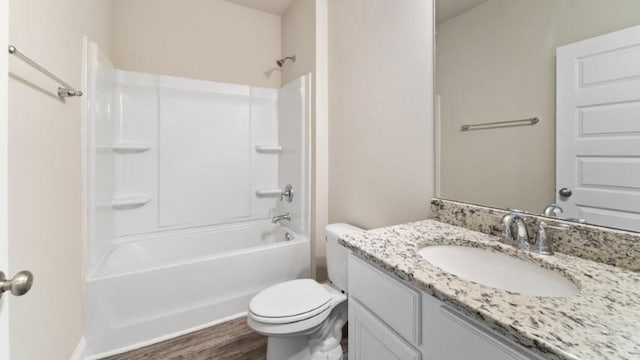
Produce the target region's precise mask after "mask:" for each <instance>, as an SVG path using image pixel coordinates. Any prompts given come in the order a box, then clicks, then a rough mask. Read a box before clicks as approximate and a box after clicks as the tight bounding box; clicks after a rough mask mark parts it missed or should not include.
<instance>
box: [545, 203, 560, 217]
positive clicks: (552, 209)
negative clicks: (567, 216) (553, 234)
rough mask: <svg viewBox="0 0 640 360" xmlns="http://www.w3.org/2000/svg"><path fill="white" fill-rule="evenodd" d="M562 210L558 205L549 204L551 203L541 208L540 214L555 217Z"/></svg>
mask: <svg viewBox="0 0 640 360" xmlns="http://www.w3.org/2000/svg"><path fill="white" fill-rule="evenodd" d="M563 212H564V209H563V208H562V207H560V205H558V204H551V205H548V206H547V207H546V208H544V210H542V216H547V217H555V218H557V217H558V215H560V214H562V213H563Z"/></svg>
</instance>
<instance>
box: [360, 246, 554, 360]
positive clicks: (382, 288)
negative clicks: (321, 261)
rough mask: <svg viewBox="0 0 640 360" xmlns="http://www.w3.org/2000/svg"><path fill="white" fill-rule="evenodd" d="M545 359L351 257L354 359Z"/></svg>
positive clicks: (362, 261)
mask: <svg viewBox="0 0 640 360" xmlns="http://www.w3.org/2000/svg"><path fill="white" fill-rule="evenodd" d="M395 359H399V360H421V359H422V360H470V359H474V360H514V359H516V360H524V359H542V358H541V357H539V356H537V355H536V354H534V353H532V352H530V351H529V350H528V349H525V348H524V347H522V346H520V345H518V344H516V343H514V342H512V341H511V340H509V339H506V338H504V337H503V336H501V335H499V334H497V333H496V332H494V331H492V330H491V329H489V328H487V327H485V326H484V325H482V324H480V323H478V322H477V321H476V320H473V319H471V318H469V317H467V316H466V315H464V314H462V313H460V312H459V311H457V310H455V309H453V308H452V307H450V306H448V305H445V304H444V303H442V302H441V301H439V300H437V299H436V298H434V297H432V296H431V295H429V294H427V293H425V292H423V291H420V290H417V289H415V288H413V287H412V286H410V285H409V284H407V283H405V282H403V281H401V280H399V279H397V278H396V277H392V276H391V275H390V274H388V273H386V272H385V271H383V270H381V269H379V268H377V267H375V266H373V265H370V264H369V263H367V262H366V261H364V260H362V259H360V258H358V257H357V256H355V255H353V254H350V255H349V360H395Z"/></svg>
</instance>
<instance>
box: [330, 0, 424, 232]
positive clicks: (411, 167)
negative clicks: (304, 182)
mask: <svg viewBox="0 0 640 360" xmlns="http://www.w3.org/2000/svg"><path fill="white" fill-rule="evenodd" d="M432 15H433V13H432V2H431V1H425V0H403V1H397V0H342V1H330V3H329V168H330V169H329V176H330V178H329V181H330V183H329V189H330V192H329V220H330V221H331V222H338V221H344V222H349V223H352V224H354V225H358V226H361V227H365V228H374V227H380V226H384V225H390V224H397V223H402V222H407V221H411V220H418V219H424V218H427V217H429V216H430V213H429V201H430V200H431V198H432V196H433V180H434V168H433V167H434V164H433V147H434V144H433V115H432V112H433V111H432V110H433V106H432V95H433V90H432V87H433V80H432V71H433V68H432V62H433V59H432V56H433V51H432V46H433V42H432V37H433V31H432V28H433V20H432Z"/></svg>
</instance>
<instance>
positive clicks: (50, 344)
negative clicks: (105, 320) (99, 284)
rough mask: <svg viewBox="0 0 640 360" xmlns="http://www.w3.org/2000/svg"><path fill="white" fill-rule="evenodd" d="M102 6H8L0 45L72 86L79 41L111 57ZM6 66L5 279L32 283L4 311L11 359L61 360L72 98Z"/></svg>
mask: <svg viewBox="0 0 640 360" xmlns="http://www.w3.org/2000/svg"><path fill="white" fill-rule="evenodd" d="M110 4H111V3H110V1H108V0H104V1H101V0H94V1H87V0H59V1H45V0H33V1H22V0H11V1H10V34H9V39H10V43H13V44H14V45H15V46H17V47H18V49H20V50H22V51H23V52H24V53H25V54H27V55H28V56H30V57H32V58H33V59H35V60H37V61H38V62H40V63H42V64H43V65H44V66H45V67H47V68H48V69H50V70H51V71H52V72H53V73H55V74H56V75H58V76H60V77H61V78H62V79H64V80H66V81H67V82H69V83H71V84H72V85H75V86H78V87H79V86H80V85H81V68H82V66H81V60H82V58H81V54H82V36H83V35H84V34H89V36H90V37H91V38H93V39H95V40H96V41H97V42H98V43H100V45H101V47H103V48H104V49H105V50H106V51H109V50H110V48H111V40H110V25H109V23H110V13H111V7H110ZM3 26H4V25H3ZM5 56H6V55H5ZM9 61H10V64H9V71H10V74H9V75H10V80H9V94H10V95H9V137H10V138H9V212H10V219H9V221H10V223H9V238H10V241H11V243H10V253H9V257H10V261H11V263H10V269H9V270H10V272H11V273H13V272H16V271H18V270H23V269H28V270H30V271H32V272H33V273H34V275H35V282H34V285H33V288H32V289H31V291H30V292H29V293H28V294H27V295H25V296H23V297H22V298H20V300H19V301H12V304H11V307H12V309H11V329H10V331H11V336H12V343H11V359H12V360H23V359H24V360H32V359H68V358H69V357H70V356H71V354H72V352H73V350H74V347H75V346H76V344H77V343H78V340H79V339H80V337H81V334H82V283H83V278H82V256H83V215H82V214H83V211H82V204H81V198H82V181H81V176H82V174H81V129H80V123H81V122H80V105H81V99H79V98H71V99H67V100H66V101H64V102H62V101H60V100H58V98H57V96H56V94H55V92H56V89H57V85H56V84H55V83H53V82H52V81H51V80H49V79H47V78H45V77H44V76H43V75H42V74H40V73H37V72H35V71H34V70H33V69H31V68H30V67H28V66H26V65H25V64H24V63H22V62H21V61H20V60H18V59H16V58H13V57H12V58H10V60H9Z"/></svg>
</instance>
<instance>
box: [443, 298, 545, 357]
mask: <svg viewBox="0 0 640 360" xmlns="http://www.w3.org/2000/svg"><path fill="white" fill-rule="evenodd" d="M440 330H441V332H440V336H441V347H440V348H441V356H440V359H442V360H468V359H474V360H533V359H540V358H539V357H538V356H537V355H535V354H533V353H530V352H529V351H528V350H526V349H525V348H523V347H521V346H519V345H516V344H514V343H512V342H510V341H507V340H506V339H504V338H502V337H501V336H500V335H498V334H495V333H493V332H490V331H488V330H487V329H484V328H482V327H481V326H480V325H478V324H476V323H475V322H473V321H471V320H470V319H468V318H467V317H466V316H464V315H462V314H460V313H458V312H457V311H456V310H453V309H451V308H449V307H447V306H443V307H441V308H440Z"/></svg>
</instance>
